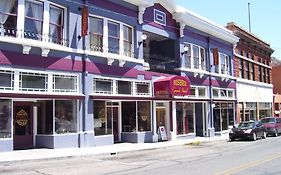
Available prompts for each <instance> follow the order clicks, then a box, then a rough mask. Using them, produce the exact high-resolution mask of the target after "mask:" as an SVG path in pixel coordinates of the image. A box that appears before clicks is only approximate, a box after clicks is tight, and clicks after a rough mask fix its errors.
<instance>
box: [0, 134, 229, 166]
mask: <svg viewBox="0 0 281 175" xmlns="http://www.w3.org/2000/svg"><path fill="white" fill-rule="evenodd" d="M219 140H228V135H222V136H215V137H196V138H190V139H178V140H175V141H166V142H158V143H139V144H134V143H120V144H114V145H109V146H98V147H89V148H63V149H46V148H43V149H29V150H17V151H11V152H2V153H0V163H2V162H10V161H23V160H38V159H53V158H63V157H74V156H89V155H103V154H104V155H110V154H118V153H120V152H130V151H140V150H149V149H157V148H165V147H171V146H178V145H184V144H192V143H196V144H198V143H201V142H211V141H219Z"/></svg>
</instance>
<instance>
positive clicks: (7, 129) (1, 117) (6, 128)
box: [0, 99, 11, 139]
mask: <svg viewBox="0 0 281 175" xmlns="http://www.w3.org/2000/svg"><path fill="white" fill-rule="evenodd" d="M2 138H11V100H4V99H3V100H0V139H2Z"/></svg>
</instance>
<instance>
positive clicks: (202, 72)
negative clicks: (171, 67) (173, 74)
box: [178, 67, 210, 75]
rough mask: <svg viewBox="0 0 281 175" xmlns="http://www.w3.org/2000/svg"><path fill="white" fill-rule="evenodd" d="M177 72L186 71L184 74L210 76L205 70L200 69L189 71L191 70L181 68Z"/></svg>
mask: <svg viewBox="0 0 281 175" xmlns="http://www.w3.org/2000/svg"><path fill="white" fill-rule="evenodd" d="M178 70H180V71H186V72H193V73H194V74H200V75H210V72H208V71H206V70H201V69H191V68H185V67H181V68H178Z"/></svg>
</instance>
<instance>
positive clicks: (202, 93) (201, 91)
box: [198, 87, 206, 97]
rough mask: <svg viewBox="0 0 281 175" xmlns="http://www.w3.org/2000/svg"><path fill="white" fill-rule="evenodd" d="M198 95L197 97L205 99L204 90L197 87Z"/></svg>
mask: <svg viewBox="0 0 281 175" xmlns="http://www.w3.org/2000/svg"><path fill="white" fill-rule="evenodd" d="M198 95H199V97H206V88H203V87H199V88H198Z"/></svg>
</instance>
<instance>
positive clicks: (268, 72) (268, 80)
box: [267, 69, 271, 83]
mask: <svg viewBox="0 0 281 175" xmlns="http://www.w3.org/2000/svg"><path fill="white" fill-rule="evenodd" d="M267 82H268V83H271V81H270V69H267Z"/></svg>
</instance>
